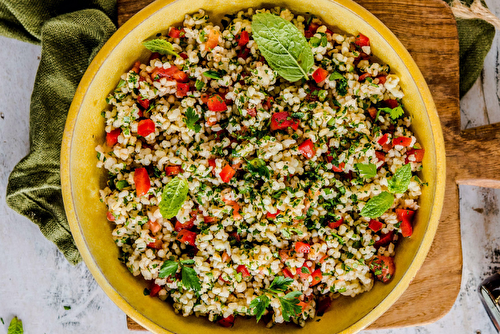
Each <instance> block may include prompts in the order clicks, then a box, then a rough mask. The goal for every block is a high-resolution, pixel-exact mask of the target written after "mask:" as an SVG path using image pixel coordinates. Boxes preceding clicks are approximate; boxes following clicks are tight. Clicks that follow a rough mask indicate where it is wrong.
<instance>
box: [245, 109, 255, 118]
mask: <svg viewBox="0 0 500 334" xmlns="http://www.w3.org/2000/svg"><path fill="white" fill-rule="evenodd" d="M247 114H248V115H250V116H252V117H255V116H257V109H256V108H249V109H247Z"/></svg>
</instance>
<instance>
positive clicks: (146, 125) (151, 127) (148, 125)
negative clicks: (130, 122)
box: [137, 119, 155, 137]
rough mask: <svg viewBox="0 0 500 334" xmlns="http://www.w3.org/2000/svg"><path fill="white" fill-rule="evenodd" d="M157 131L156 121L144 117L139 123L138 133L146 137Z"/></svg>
mask: <svg viewBox="0 0 500 334" xmlns="http://www.w3.org/2000/svg"><path fill="white" fill-rule="evenodd" d="M154 132H155V123H154V122H153V121H152V120H150V119H143V120H142V121H139V124H138V125H137V134H138V135H139V136H143V137H146V136H148V135H150V134H152V133H154Z"/></svg>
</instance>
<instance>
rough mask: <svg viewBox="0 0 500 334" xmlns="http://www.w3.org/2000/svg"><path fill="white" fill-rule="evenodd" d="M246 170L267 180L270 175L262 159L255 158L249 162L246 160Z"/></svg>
mask: <svg viewBox="0 0 500 334" xmlns="http://www.w3.org/2000/svg"><path fill="white" fill-rule="evenodd" d="M247 163H248V165H247V168H248V171H249V172H250V173H252V175H259V176H261V177H263V178H265V179H268V178H269V177H270V176H271V174H270V173H269V169H268V168H267V165H266V162H265V161H264V160H263V159H259V158H255V159H253V160H251V161H248V160H247Z"/></svg>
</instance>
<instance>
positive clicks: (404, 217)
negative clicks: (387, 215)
mask: <svg viewBox="0 0 500 334" xmlns="http://www.w3.org/2000/svg"><path fill="white" fill-rule="evenodd" d="M414 215H415V211H413V210H408V209H396V216H397V218H398V221H399V222H401V225H400V228H401V234H402V235H403V237H405V238H406V237H410V236H411V235H412V234H413V227H412V221H413V216H414Z"/></svg>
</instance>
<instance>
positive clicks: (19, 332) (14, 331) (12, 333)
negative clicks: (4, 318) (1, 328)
mask: <svg viewBox="0 0 500 334" xmlns="http://www.w3.org/2000/svg"><path fill="white" fill-rule="evenodd" d="M23 333H24V330H23V322H22V321H21V319H18V318H17V317H14V318H12V321H11V322H10V325H9V329H8V330H7V334H23Z"/></svg>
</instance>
